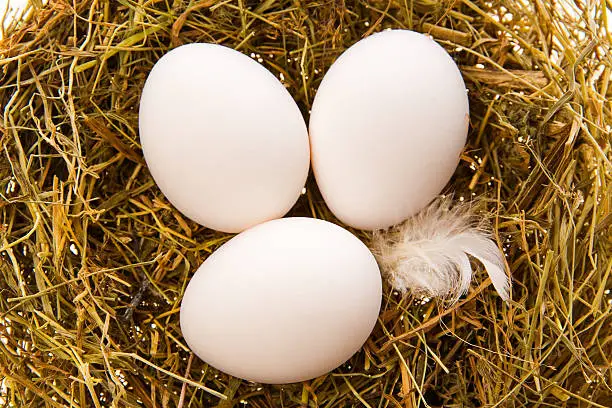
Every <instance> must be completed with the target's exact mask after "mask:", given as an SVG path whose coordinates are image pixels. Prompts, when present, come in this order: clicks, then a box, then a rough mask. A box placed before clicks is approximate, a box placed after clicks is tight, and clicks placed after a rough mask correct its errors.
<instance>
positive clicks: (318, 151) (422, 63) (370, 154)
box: [309, 30, 469, 230]
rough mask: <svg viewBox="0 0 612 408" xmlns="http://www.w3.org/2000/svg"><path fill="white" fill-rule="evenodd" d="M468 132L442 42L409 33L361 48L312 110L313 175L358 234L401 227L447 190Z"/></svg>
mask: <svg viewBox="0 0 612 408" xmlns="http://www.w3.org/2000/svg"><path fill="white" fill-rule="evenodd" d="M468 123H469V115H468V98H467V93H466V88H465V84H464V82H463V79H462V77H461V73H460V71H459V69H458V68H457V65H456V64H455V63H454V62H453V60H452V58H451V57H450V56H449V55H448V54H447V53H446V51H445V50H444V49H443V48H442V47H441V46H439V45H438V44H437V43H436V42H434V41H433V40H431V39H430V38H428V37H426V36H424V35H422V34H418V33H415V32H413V31H407V30H391V31H383V32H381V33H377V34H374V35H371V36H370V37H367V38H365V39H363V40H361V41H359V42H357V43H356V44H355V45H353V46H352V47H350V48H349V49H348V50H347V51H345V52H344V53H343V54H342V55H341V56H340V57H339V58H338V59H337V60H336V62H334V64H333V65H332V66H331V68H330V69H329V71H328V72H327V73H326V74H325V76H324V78H323V80H322V82H321V85H320V86H319V89H318V91H317V94H316V96H315V99H314V102H313V105H312V112H311V116H310V129H309V130H310V144H311V155H312V166H313V170H314V173H315V177H316V180H317V184H318V185H319V188H320V190H321V193H322V195H323V198H324V199H325V202H326V203H327V205H328V206H329V208H330V209H331V210H332V212H333V213H334V214H335V215H336V216H337V217H338V218H339V219H340V220H342V221H343V222H344V223H346V224H348V225H351V226H353V227H356V228H361V229H366V230H374V229H379V228H386V227H389V226H391V225H393V224H397V223H399V222H401V221H403V220H405V219H406V218H408V217H410V216H412V215H414V214H415V213H416V212H418V211H419V210H421V209H422V208H423V207H424V206H425V205H427V203H429V202H430V201H431V200H432V199H433V198H434V197H435V196H436V195H437V194H439V193H440V192H441V190H442V189H443V188H444V186H445V184H446V183H447V182H448V181H449V180H450V178H451V176H452V174H453V172H454V170H455V168H456V167H457V164H458V162H459V156H460V154H461V151H462V149H463V147H464V145H465V142H466V136H467V130H468Z"/></svg>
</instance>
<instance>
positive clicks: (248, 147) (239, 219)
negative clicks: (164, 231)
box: [139, 44, 310, 232]
mask: <svg viewBox="0 0 612 408" xmlns="http://www.w3.org/2000/svg"><path fill="white" fill-rule="evenodd" d="M139 126H140V140H141V142H142V149H143V152H144V156H145V159H146V162H147V165H148V167H149V169H150V171H151V174H152V175H153V178H154V179H155V181H156V182H157V184H158V185H159V187H160V189H161V191H162V192H163V193H164V194H165V195H166V197H167V198H168V200H170V202H171V203H172V204H173V205H174V206H175V207H176V208H177V209H178V210H179V211H181V212H182V213H184V214H185V215H186V216H187V217H189V218H191V219H192V220H194V221H196V222H198V223H200V224H202V225H204V226H206V227H209V228H212V229H215V230H219V231H224V232H240V231H242V230H244V229H247V228H249V227H251V226H253V225H256V224H259V223H261V222H264V221H267V220H271V219H274V218H280V217H282V216H283V215H285V213H287V211H289V209H290V208H291V207H292V206H293V204H294V203H295V202H296V200H297V199H298V197H299V195H300V193H301V191H302V188H303V187H304V184H305V182H306V177H307V175H308V168H309V160H310V152H309V146H308V143H309V142H308V132H307V129H306V124H305V122H304V119H303V117H302V114H301V112H300V110H299V108H298V107H297V105H296V104H295V102H294V100H293V99H292V97H291V95H289V93H288V92H287V90H286V89H285V87H284V86H283V85H282V84H281V83H280V82H279V81H278V80H277V79H276V77H274V75H272V73H270V72H269V71H268V70H266V69H265V68H264V67H263V66H262V65H260V64H258V63H257V62H256V61H254V60H253V59H251V58H249V57H247V56H245V55H243V54H241V53H240V52H238V51H235V50H232V49H230V48H227V47H223V46H220V45H215V44H188V45H183V46H181V47H178V48H175V49H173V50H172V51H170V52H169V53H167V54H165V55H164V56H163V57H162V58H161V59H160V60H159V61H158V62H157V63H156V64H155V66H154V67H153V69H152V71H151V73H150V74H149V76H148V78H147V81H146V83H145V86H144V89H143V92H142V97H141V100H140V116H139Z"/></svg>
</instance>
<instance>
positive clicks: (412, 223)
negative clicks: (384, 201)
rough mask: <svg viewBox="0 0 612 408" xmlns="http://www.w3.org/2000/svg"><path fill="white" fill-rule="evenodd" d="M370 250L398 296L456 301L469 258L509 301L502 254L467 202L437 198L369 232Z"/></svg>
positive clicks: (467, 278)
mask: <svg viewBox="0 0 612 408" xmlns="http://www.w3.org/2000/svg"><path fill="white" fill-rule="evenodd" d="M371 249H372V252H373V253H374V254H375V255H376V257H377V259H378V262H379V264H380V266H381V269H382V272H383V275H385V276H386V277H387V279H388V280H389V283H390V284H391V285H392V286H393V287H394V288H395V289H396V290H398V291H400V292H402V293H405V292H407V291H410V292H412V293H413V294H415V295H426V296H437V297H442V298H447V299H451V300H453V301H457V300H458V299H459V297H460V296H461V295H463V294H465V293H466V292H467V291H468V288H469V286H470V282H471V280H472V266H471V264H470V260H469V258H468V255H470V256H472V257H474V258H475V259H476V260H478V261H479V262H480V263H481V264H482V265H483V266H484V268H485V269H486V270H487V272H488V274H489V276H490V277H491V282H493V286H494V287H495V289H496V290H497V292H498V293H499V295H500V296H501V298H502V299H503V300H505V301H507V300H508V299H509V298H510V295H509V291H510V280H509V278H508V277H507V276H506V273H505V268H504V258H503V253H502V252H501V251H500V250H499V248H498V246H497V244H496V243H495V242H494V241H493V240H492V239H491V233H490V230H489V228H487V223H486V221H485V219H484V217H482V216H478V215H476V214H475V213H474V212H473V210H472V209H471V208H470V207H469V206H468V205H467V204H462V205H454V206H453V205H451V199H450V198H449V197H441V198H438V199H436V200H435V201H434V202H433V203H432V204H430V205H429V206H428V207H427V208H426V209H424V210H423V211H421V212H420V213H419V214H417V215H416V216H414V217H412V218H410V219H408V220H406V221H404V222H403V223H402V224H400V225H397V226H395V227H392V228H390V229H388V230H384V231H376V232H374V236H373V239H372V243H371Z"/></svg>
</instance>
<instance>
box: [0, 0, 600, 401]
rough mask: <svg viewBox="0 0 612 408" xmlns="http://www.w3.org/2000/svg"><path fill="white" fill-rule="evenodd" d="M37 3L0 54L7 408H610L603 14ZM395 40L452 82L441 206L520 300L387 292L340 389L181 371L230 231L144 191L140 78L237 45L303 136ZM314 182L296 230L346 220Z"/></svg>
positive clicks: (332, 383)
mask: <svg viewBox="0 0 612 408" xmlns="http://www.w3.org/2000/svg"><path fill="white" fill-rule="evenodd" d="M32 3H36V4H37V6H32V10H31V12H30V13H29V14H28V16H27V17H26V19H25V21H22V22H17V23H12V24H9V26H8V27H7V28H6V33H5V36H4V39H3V40H2V41H1V42H0V107H1V108H2V122H1V123H0V147H1V152H0V154H1V155H2V158H1V159H0V193H1V194H2V196H1V199H0V217H1V223H0V249H1V250H0V292H1V296H0V406H8V407H22V406H33V407H34V406H49V407H63V406H70V407H107V406H109V407H110V406H113V407H138V406H147V407H171V406H180V407H200V406H203V407H215V406H218V407H231V406H252V407H306V406H307V407H318V406H320V407H352V406H355V407H357V406H365V407H417V406H422V407H426V406H432V407H435V406H446V407H477V406H500V407H502V406H503V407H528V406H529V407H531V406H542V407H546V406H557V407H559V406H562V407H610V406H612V391H611V387H612V368H611V364H612V361H611V358H612V357H611V356H612V330H611V328H612V295H611V294H610V290H611V288H612V277H611V274H612V260H611V257H610V250H611V240H610V236H611V233H612V228H611V224H612V216H611V212H610V210H611V206H612V203H611V201H610V199H611V195H610V190H609V188H608V185H609V183H610V178H611V171H612V165H611V151H610V141H611V139H610V130H611V125H612V122H611V116H612V112H611V108H612V106H611V104H610V102H609V100H608V99H609V98H610V96H611V94H612V87H611V86H610V78H611V74H612V61H611V59H610V47H611V45H612V37H611V33H610V32H609V31H608V29H607V27H610V26H611V25H609V24H610V19H611V18H612V12H611V11H610V10H611V9H612V4H611V3H610V1H599V2H588V1H578V2H571V1H568V0H562V1H561V0H559V1H552V2H548V1H541V0H536V1H525V0H491V1H480V0H405V1H404V0H399V1H392V0H384V1H368V2H365V1H347V0H345V1H342V0H340V1H338V0H330V1H313V2H306V1H261V2H258V1H248V0H235V1H234V0H229V1H219V2H216V1H191V2H187V1H169V0H168V1H140V0H139V1H135V0H122V1H110V0H106V1H104V0H74V1H67V0H50V1H49V2H47V3H46V4H45V5H44V6H43V5H41V4H40V3H41V2H32ZM386 28H406V29H413V30H417V31H420V32H425V33H429V34H430V35H431V36H432V37H433V38H434V39H436V40H437V41H438V42H439V43H440V44H441V45H443V46H444V47H445V48H446V49H447V51H449V53H450V54H451V55H452V56H453V58H454V59H455V60H456V61H457V63H458V64H459V65H460V67H461V70H462V72H463V75H464V78H465V80H466V84H467V86H468V88H469V95H470V104H471V127H470V134H469V140H468V146H467V147H466V149H465V152H464V154H463V155H462V161H461V163H460V165H459V167H458V169H457V171H456V173H455V176H454V177H453V180H452V181H451V183H450V185H449V188H448V191H453V192H454V193H455V199H456V200H459V201H465V200H471V199H472V198H479V199H481V205H482V211H483V213H484V214H486V215H487V216H490V217H492V218H493V220H494V227H495V234H496V240H497V243H498V245H500V247H502V248H503V250H504V252H505V254H506V261H507V266H508V269H509V271H511V274H512V277H513V289H512V299H513V301H512V302H511V303H510V304H508V305H506V304H503V303H502V302H501V301H500V299H499V298H498V297H497V295H496V293H495V291H494V290H493V289H492V286H491V284H490V281H489V280H488V279H486V275H485V274H484V273H483V272H482V271H481V272H480V273H479V274H478V275H477V281H478V282H477V283H478V284H477V285H474V286H473V287H472V289H471V290H470V291H469V293H468V294H467V295H466V296H465V297H464V298H462V299H461V300H460V301H459V302H458V303H456V304H454V305H452V306H451V307H447V308H445V307H443V306H444V305H441V304H439V303H436V302H432V301H430V300H429V299H426V298H413V297H409V296H400V295H399V294H397V293H395V292H393V291H392V290H390V289H389V288H387V289H386V291H385V293H384V299H383V307H382V311H381V314H380V318H379V323H378V324H377V326H376V328H375V330H374V332H373V333H372V335H371V336H370V339H369V340H368V342H367V343H366V344H365V346H364V347H363V349H362V350H361V351H360V352H359V353H357V354H356V355H355V356H354V357H353V358H352V359H351V360H350V361H349V362H347V363H346V364H345V365H344V366H342V367H340V368H338V369H337V370H335V371H334V372H332V373H330V374H328V375H325V376H322V377H320V378H317V379H314V380H312V381H308V382H305V383H300V384H293V385H287V386H271V385H259V384H251V383H248V382H244V381H241V380H238V379H235V378H231V377H228V376H226V375H225V374H223V373H220V372H218V371H216V370H215V369H213V368H212V367H209V366H207V365H206V364H205V363H203V362H202V361H200V360H199V359H198V358H196V357H194V356H193V355H192V354H191V353H190V352H189V350H188V348H187V347H186V345H185V342H184V341H183V339H182V337H181V333H180V328H179V319H178V312H179V305H180V300H181V296H182V294H183V292H184V290H185V286H186V284H187V282H188V279H189V277H190V276H191V275H192V274H193V272H194V271H195V269H196V268H197V267H198V265H200V264H201V263H202V262H203V261H204V259H206V256H207V255H208V254H210V253H211V252H212V251H214V250H215V248H217V247H218V246H219V245H221V244H223V242H225V241H226V240H227V239H229V238H230V236H229V235H227V234H222V233H217V232H213V231H210V230H207V229H205V228H202V227H200V226H198V225H197V224H195V223H193V222H191V221H189V220H188V219H185V218H184V217H183V216H181V214H180V213H178V212H177V211H176V210H175V209H173V208H172V207H171V206H170V204H169V203H168V201H167V200H166V199H165V198H164V196H163V195H162V194H161V193H160V191H159V190H158V189H157V187H156V186H155V183H154V182H153V180H152V179H151V176H150V174H149V172H148V171H147V169H146V166H145V165H144V162H143V159H142V152H141V150H140V146H139V141H138V121H137V119H138V118H137V112H138V101H139V96H140V92H141V89H142V86H143V83H144V80H145V78H146V75H147V73H148V72H149V71H150V69H151V67H152V66H153V64H154V63H155V61H157V60H158V59H159V58H160V56H161V55H163V54H164V53H165V52H167V51H168V50H169V49H171V48H172V47H175V46H177V45H180V44H183V43H189V42H196V41H200V42H216V43H220V44H224V45H226V46H230V47H233V48H235V49H238V50H240V51H241V52H244V53H246V54H247V55H250V56H251V57H253V58H255V59H257V60H258V61H259V62H260V63H262V64H263V65H264V66H265V67H266V68H268V69H269V70H270V71H271V72H272V73H274V74H275V75H276V76H277V77H279V78H280V79H281V81H282V82H283V84H285V86H286V87H287V88H288V90H289V91H290V93H291V94H292V95H293V96H294V98H295V99H296V101H297V102H298V104H299V106H300V108H301V109H302V112H303V113H304V115H305V117H306V118H307V117H308V110H309V108H310V104H311V102H312V98H313V96H314V94H315V92H316V89H317V85H318V83H319V82H320V80H321V78H322V76H323V75H324V73H325V72H326V70H327V68H328V67H329V66H330V65H331V63H332V62H333V61H334V59H335V58H336V57H337V56H338V55H339V54H340V53H341V52H342V51H343V50H344V49H346V48H347V47H348V46H350V45H351V44H353V43H354V42H355V41H357V40H359V39H360V38H363V37H365V36H367V35H369V34H371V33H373V32H377V31H380V30H383V29H386ZM424 171H427V169H424ZM204 176H205V177H220V176H222V175H218V174H209V175H204ZM307 187H308V188H307V194H305V195H304V196H303V197H302V198H301V199H300V200H299V202H298V204H297V205H296V207H295V208H294V209H293V210H292V213H291V214H292V215H306V216H312V217H318V218H323V219H328V220H332V221H334V218H333V216H332V215H331V214H330V212H329V211H328V210H327V209H326V207H325V205H324V203H323V201H322V199H321V197H320V195H319V193H318V191H317V189H316V185H315V184H314V182H313V180H312V178H311V180H309V184H308V186H307ZM354 232H355V233H356V234H358V235H359V236H360V237H362V238H364V239H366V238H368V237H367V236H366V235H365V233H363V232H359V231H354ZM222 306H223V305H219V307H222Z"/></svg>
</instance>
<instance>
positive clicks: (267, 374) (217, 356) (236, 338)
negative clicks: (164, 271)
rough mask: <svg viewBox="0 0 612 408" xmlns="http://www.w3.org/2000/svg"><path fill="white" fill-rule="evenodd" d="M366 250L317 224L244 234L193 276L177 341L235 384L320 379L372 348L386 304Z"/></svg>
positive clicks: (305, 221) (269, 225)
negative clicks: (371, 336) (237, 381)
mask: <svg viewBox="0 0 612 408" xmlns="http://www.w3.org/2000/svg"><path fill="white" fill-rule="evenodd" d="M381 293H382V289H381V277H380V272H379V269H378V265H377V264H376V261H375V259H374V256H373V255H372V253H371V252H370V251H369V250H368V248H367V247H366V246H365V245H364V244H363V243H362V242H361V241H360V240H359V239H358V238H356V237H355V236H354V235H352V234H351V233H350V232H348V231H347V230H345V229H343V228H341V227H339V226H337V225H334V224H331V223H329V222H327V221H322V220H317V219H313V218H283V219H279V220H274V221H269V222H266V223H264V224H261V225H258V226H256V227H254V228H251V229H249V230H247V231H244V232H242V233H241V234H239V235H237V236H236V237H234V238H232V239H231V240H230V241H228V242H227V243H226V244H224V245H223V246H222V247H221V248H219V249H218V250H217V251H215V252H214V253H213V254H212V255H211V256H210V257H209V258H208V259H207V260H206V261H205V262H204V263H203V264H202V266H200V268H199V269H198V270H197V272H196V273H195V275H194V276H193V278H192V279H191V281H190V282H189V285H188V286H187V289H186V290H185V294H184V296H183V300H182V304H181V312H180V313H181V314H180V319H181V331H182V332H183V336H184V338H185V340H186V341H187V344H188V345H189V347H190V348H191V349H192V350H193V352H194V353H195V354H196V355H198V356H199V357H200V358H201V359H203V360H204V361H206V362H208V363H209V364H211V365H212V366H214V367H216V368H218V369H219V370H222V371H224V372H226V373H228V374H231V375H233V376H236V377H240V378H244V379H247V380H250V381H255V382H262V383H272V384H283V383H290V382H298V381H303V380H307V379H310V378H314V377H317V376H320V375H323V374H325V373H327V372H329V371H330V370H333V369H334V368H336V367H337V366H339V365H340V364H342V363H343V362H345V361H346V360H347V359H349V358H350V357H351V356H352V355H353V354H354V353H355V352H356V351H358V350H359V348H360V347H361V346H362V345H363V343H364V342H365V341H366V339H367V338H368V336H369V334H370V332H371V331H372V328H373V327H374V325H375V323H376V320H377V317H378V312H379V309H380V303H381V296H382V295H381Z"/></svg>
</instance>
